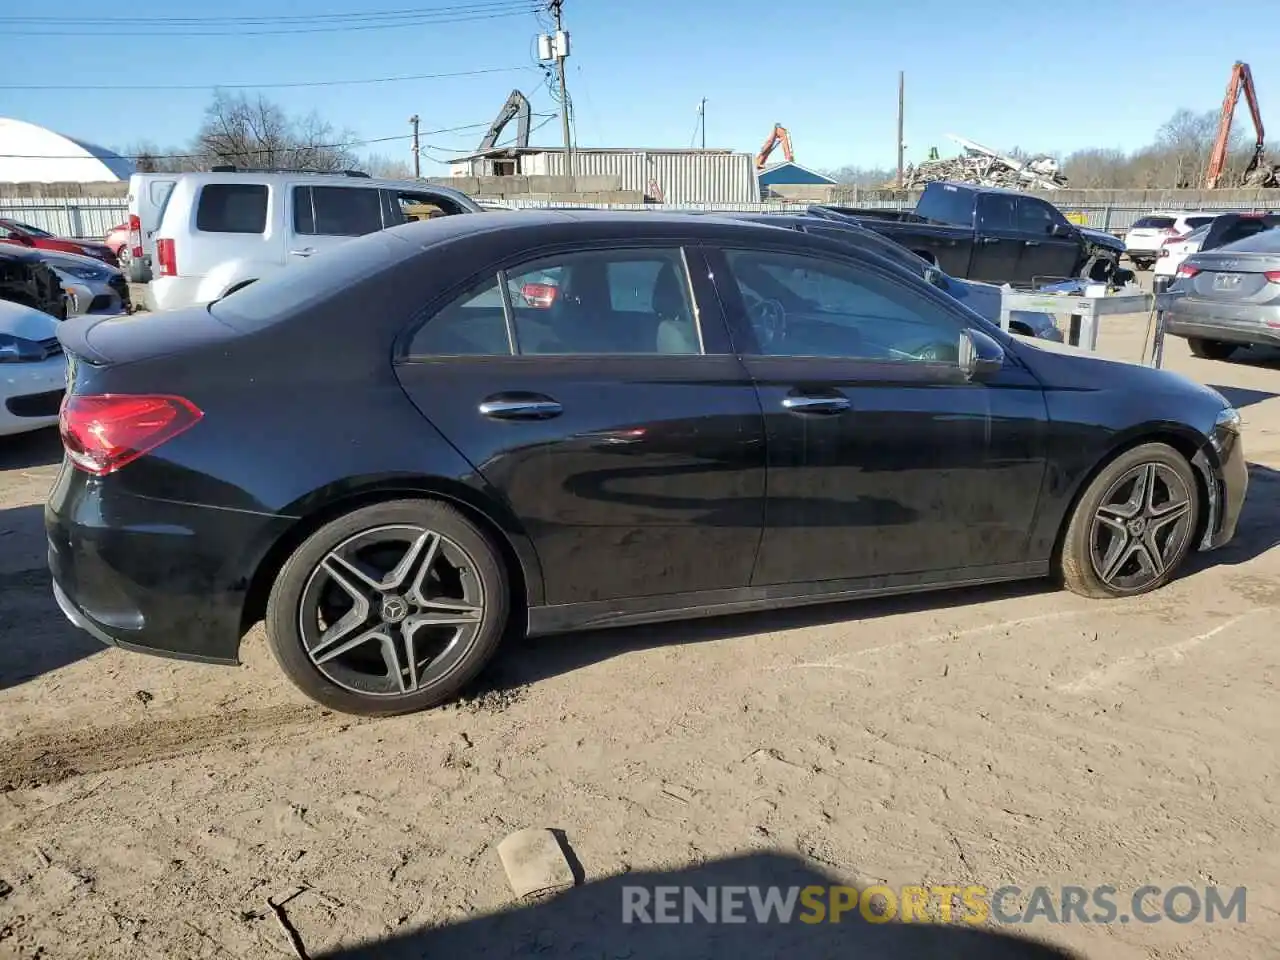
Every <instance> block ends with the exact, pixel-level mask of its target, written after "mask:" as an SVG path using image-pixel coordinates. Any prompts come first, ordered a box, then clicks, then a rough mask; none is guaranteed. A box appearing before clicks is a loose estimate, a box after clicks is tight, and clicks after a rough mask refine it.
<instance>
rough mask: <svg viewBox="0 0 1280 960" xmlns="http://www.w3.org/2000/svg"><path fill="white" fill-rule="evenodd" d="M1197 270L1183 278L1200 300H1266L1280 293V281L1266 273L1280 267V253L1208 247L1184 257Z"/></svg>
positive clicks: (1190, 291)
mask: <svg viewBox="0 0 1280 960" xmlns="http://www.w3.org/2000/svg"><path fill="white" fill-rule="evenodd" d="M1182 266H1183V268H1184V269H1185V268H1189V267H1190V268H1194V269H1196V270H1197V271H1198V272H1197V273H1196V275H1195V276H1194V277H1191V278H1190V279H1189V280H1187V279H1184V280H1183V281H1182V286H1183V289H1184V290H1186V291H1187V292H1188V293H1189V294H1190V295H1191V296H1193V297H1195V298H1196V299H1200V300H1218V301H1223V302H1229V303H1266V302H1267V301H1270V300H1273V299H1275V298H1276V297H1277V296H1280V285H1278V284H1275V283H1272V282H1271V281H1270V280H1268V279H1267V277H1266V276H1264V274H1266V273H1273V272H1276V271H1280V255H1276V254H1273V253H1245V252H1241V251H1229V252H1228V251H1221V252H1219V251H1206V252H1204V253H1199V254H1196V255H1195V256H1194V257H1189V258H1188V259H1186V260H1184V261H1183V264H1182Z"/></svg>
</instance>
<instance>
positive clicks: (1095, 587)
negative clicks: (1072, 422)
mask: <svg viewBox="0 0 1280 960" xmlns="http://www.w3.org/2000/svg"><path fill="white" fill-rule="evenodd" d="M1198 517H1199V489H1198V487H1197V485H1196V479H1195V475H1194V474H1193V473H1192V470H1191V466H1190V464H1188V463H1187V461H1186V459H1185V458H1184V457H1183V456H1182V455H1181V454H1179V453H1178V452H1177V451H1176V450H1174V449H1172V448H1171V447H1168V446H1166V445H1164V444H1162V443H1149V444H1144V445H1142V446H1140V447H1136V448H1134V449H1133V450H1129V451H1127V452H1126V453H1124V454H1121V455H1120V456H1119V457H1117V458H1116V459H1115V460H1114V461H1113V462H1112V463H1110V464H1108V465H1107V467H1105V468H1104V469H1103V470H1102V472H1101V473H1099V474H1098V476H1097V477H1096V478H1095V479H1094V481H1093V483H1092V484H1090V486H1089V488H1088V490H1086V491H1085V494H1084V496H1083V497H1081V499H1080V502H1079V503H1078V504H1077V505H1076V510H1075V513H1074V514H1073V515H1072V517H1071V522H1070V524H1069V525H1068V527H1067V531H1066V534H1065V537H1064V539H1063V545H1062V574H1063V579H1064V580H1065V582H1066V585H1067V587H1068V588H1069V589H1071V590H1073V591H1075V592H1076V593H1080V594H1083V595H1085V596H1090V597H1123V596H1132V595H1135V594H1139V593H1146V592H1147V591H1149V590H1154V589H1155V588H1156V587H1159V586H1161V585H1163V584H1164V583H1167V582H1168V581H1169V579H1170V578H1171V577H1172V576H1173V574H1174V572H1175V571H1176V569H1177V568H1178V566H1179V565H1180V564H1181V563H1182V561H1183V559H1185V557H1186V555H1187V553H1188V552H1189V550H1190V549H1191V546H1192V538H1193V536H1194V535H1195V531H1196V523H1197V520H1198Z"/></svg>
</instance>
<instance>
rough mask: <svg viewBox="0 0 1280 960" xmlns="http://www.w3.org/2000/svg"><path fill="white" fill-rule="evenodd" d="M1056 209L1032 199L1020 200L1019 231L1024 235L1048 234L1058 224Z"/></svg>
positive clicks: (1022, 198)
mask: <svg viewBox="0 0 1280 960" xmlns="http://www.w3.org/2000/svg"><path fill="white" fill-rule="evenodd" d="M1054 213H1055V211H1054V209H1053V208H1052V207H1051V206H1049V205H1048V204H1047V203H1041V202H1040V201H1039V200H1034V199H1032V198H1030V197H1020V198H1019V199H1018V229H1019V230H1020V231H1021V232H1023V233H1041V234H1043V233H1048V232H1049V227H1050V226H1052V225H1053V224H1054V223H1056V222H1057V219H1058V218H1057V217H1055V216H1054Z"/></svg>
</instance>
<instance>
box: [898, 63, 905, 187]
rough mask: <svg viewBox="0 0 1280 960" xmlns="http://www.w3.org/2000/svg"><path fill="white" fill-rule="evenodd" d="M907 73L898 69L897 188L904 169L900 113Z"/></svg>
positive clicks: (902, 106)
mask: <svg viewBox="0 0 1280 960" xmlns="http://www.w3.org/2000/svg"><path fill="white" fill-rule="evenodd" d="M906 77H907V75H906V74H905V73H904V72H903V71H901V70H899V71H898V189H899V190H901V189H902V181H903V177H904V176H905V171H904V170H903V166H902V146H903V144H902V113H903V110H904V108H905V105H906V89H907V79H906Z"/></svg>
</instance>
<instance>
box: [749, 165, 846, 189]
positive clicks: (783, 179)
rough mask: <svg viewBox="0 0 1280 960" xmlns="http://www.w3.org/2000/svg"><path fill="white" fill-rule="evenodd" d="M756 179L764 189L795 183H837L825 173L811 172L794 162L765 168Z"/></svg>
mask: <svg viewBox="0 0 1280 960" xmlns="http://www.w3.org/2000/svg"><path fill="white" fill-rule="evenodd" d="M756 179H757V180H759V181H760V186H762V187H772V186H777V185H779V184H784V185H785V184H793V183H836V182H837V181H836V180H833V179H832V178H831V177H828V176H827V175H826V174H825V173H819V172H818V171H817V170H810V169H809V168H808V167H802V166H800V164H798V163H795V162H794V161H791V160H787V161H784V162H782V163H775V164H774V165H773V166H771V167H765V168H764V169H763V170H761V171H760V172H759V173H758V174H756Z"/></svg>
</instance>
